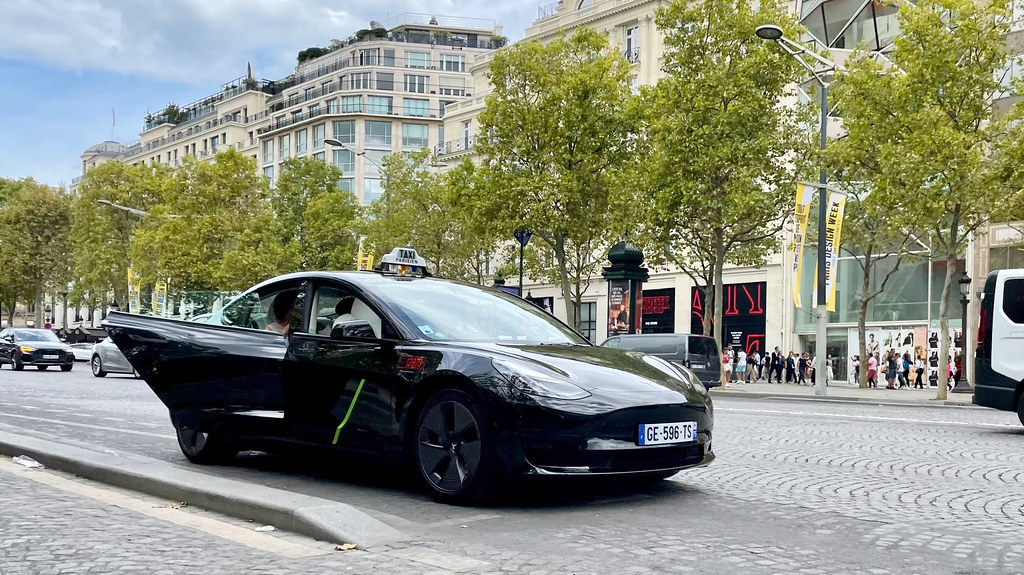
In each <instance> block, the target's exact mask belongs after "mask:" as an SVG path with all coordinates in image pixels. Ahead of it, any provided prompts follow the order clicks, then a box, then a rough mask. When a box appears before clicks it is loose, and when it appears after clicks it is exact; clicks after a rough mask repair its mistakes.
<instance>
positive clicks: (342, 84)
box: [338, 76, 349, 90]
mask: <svg viewBox="0 0 1024 575" xmlns="http://www.w3.org/2000/svg"><path fill="white" fill-rule="evenodd" d="M338 89H339V90H348V89H349V81H348V76H338Z"/></svg>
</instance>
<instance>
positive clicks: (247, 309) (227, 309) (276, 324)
mask: <svg viewBox="0 0 1024 575" xmlns="http://www.w3.org/2000/svg"><path fill="white" fill-rule="evenodd" d="M298 296H299V286H297V285H286V286H282V285H281V284H276V285H274V286H266V287H265V288H263V289H261V290H260V291H258V292H257V291H251V292H248V293H246V294H243V295H242V296H240V297H238V298H237V299H235V300H234V301H232V302H231V303H229V304H228V305H226V306H224V309H223V311H222V312H221V324H223V325H228V326H233V327H244V328H248V329H265V330H270V331H276V332H278V333H282V334H283V333H285V331H287V328H288V325H289V322H290V320H291V318H292V317H295V318H299V317H301V316H302V310H301V298H299V297H298Z"/></svg>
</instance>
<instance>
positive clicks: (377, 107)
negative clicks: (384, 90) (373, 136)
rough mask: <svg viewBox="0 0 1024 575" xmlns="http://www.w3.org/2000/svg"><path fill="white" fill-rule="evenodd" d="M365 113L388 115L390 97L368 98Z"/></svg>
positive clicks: (389, 111)
mask: <svg viewBox="0 0 1024 575" xmlns="http://www.w3.org/2000/svg"><path fill="white" fill-rule="evenodd" d="M366 111H367V112H369V113H371V114H390V113H391V96H369V97H368V98H367V102H366Z"/></svg>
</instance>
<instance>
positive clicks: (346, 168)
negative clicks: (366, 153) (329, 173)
mask: <svg viewBox="0 0 1024 575" xmlns="http://www.w3.org/2000/svg"><path fill="white" fill-rule="evenodd" d="M332 156H333V158H332V160H333V162H334V165H335V166H338V169H340V170H341V172H342V173H343V174H351V173H352V172H354V171H356V154H355V152H353V151H352V150H346V149H343V148H342V149H338V148H335V149H334V151H333V153H332Z"/></svg>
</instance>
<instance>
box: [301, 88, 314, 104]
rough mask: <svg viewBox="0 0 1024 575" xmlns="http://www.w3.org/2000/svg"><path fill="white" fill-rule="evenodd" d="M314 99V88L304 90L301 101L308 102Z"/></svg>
mask: <svg viewBox="0 0 1024 575" xmlns="http://www.w3.org/2000/svg"><path fill="white" fill-rule="evenodd" d="M313 98H316V88H306V92H305V93H304V94H303V101H304V102H308V101H310V100H312V99H313Z"/></svg>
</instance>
